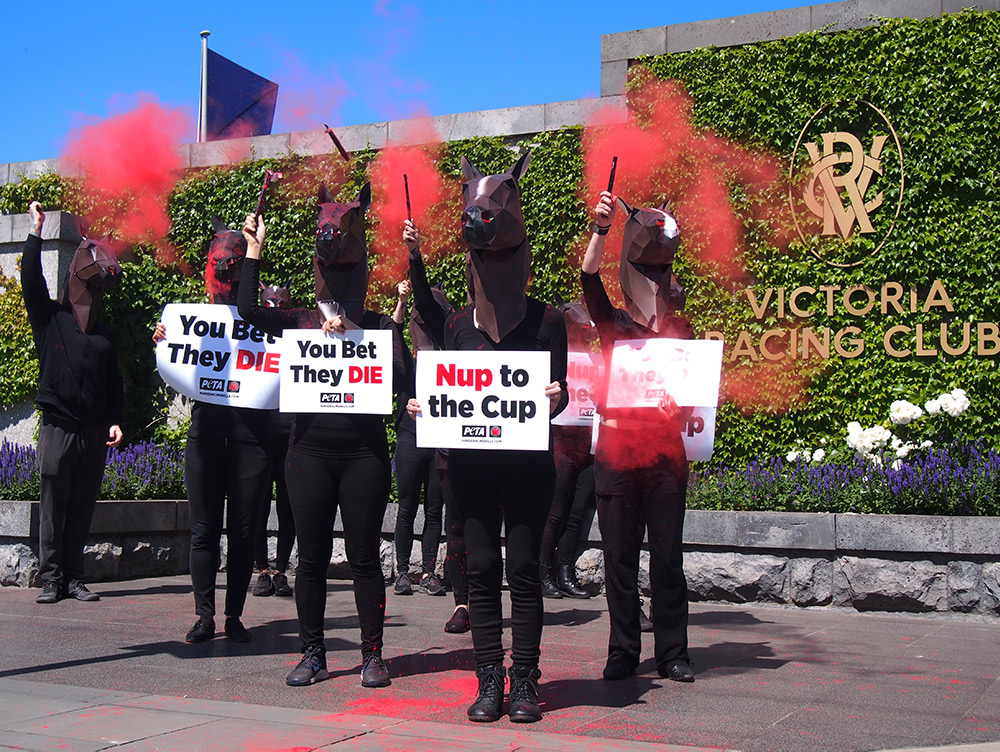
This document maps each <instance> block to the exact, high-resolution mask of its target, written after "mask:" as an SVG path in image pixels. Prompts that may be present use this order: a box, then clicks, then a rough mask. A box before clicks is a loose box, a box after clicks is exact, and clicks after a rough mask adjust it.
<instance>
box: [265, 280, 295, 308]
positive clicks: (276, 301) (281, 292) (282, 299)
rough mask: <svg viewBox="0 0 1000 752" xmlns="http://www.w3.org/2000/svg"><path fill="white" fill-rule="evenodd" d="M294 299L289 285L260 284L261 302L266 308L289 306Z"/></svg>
mask: <svg viewBox="0 0 1000 752" xmlns="http://www.w3.org/2000/svg"><path fill="white" fill-rule="evenodd" d="M291 301H292V294H291V293H290V292H289V291H288V288H287V287H279V286H278V285H266V286H265V285H264V284H263V283H261V285H260V304H261V305H262V306H264V308H288V304H289V303H290V302H291Z"/></svg>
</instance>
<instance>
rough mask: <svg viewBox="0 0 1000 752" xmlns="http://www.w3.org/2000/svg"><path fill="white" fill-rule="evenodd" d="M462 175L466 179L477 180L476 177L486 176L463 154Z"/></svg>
mask: <svg viewBox="0 0 1000 752" xmlns="http://www.w3.org/2000/svg"><path fill="white" fill-rule="evenodd" d="M462 177H464V178H465V179H466V180H475V179H476V178H481V177H485V176H484V175H483V173H481V172H480V171H479V170H478V169H477V168H476V166H475V165H474V164H472V162H470V161H469V160H468V159H466V158H465V155H464V154H463V155H462Z"/></svg>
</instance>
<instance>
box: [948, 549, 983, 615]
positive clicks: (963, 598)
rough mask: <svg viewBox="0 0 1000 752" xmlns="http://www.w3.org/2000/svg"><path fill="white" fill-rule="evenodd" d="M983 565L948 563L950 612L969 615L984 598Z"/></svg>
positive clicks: (965, 562)
mask: <svg viewBox="0 0 1000 752" xmlns="http://www.w3.org/2000/svg"><path fill="white" fill-rule="evenodd" d="M982 586H983V565H982V564H980V563H979V562H976V561H949V562H948V610H950V611H961V612H962V613H969V612H970V611H975V610H976V609H977V608H979V602H980V600H981V598H982Z"/></svg>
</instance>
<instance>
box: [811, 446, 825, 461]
mask: <svg viewBox="0 0 1000 752" xmlns="http://www.w3.org/2000/svg"><path fill="white" fill-rule="evenodd" d="M824 457H826V452H825V451H823V450H822V449H817V450H816V451H815V452H813V458H812V459H813V462H820V461H821V460H822V459H823V458H824Z"/></svg>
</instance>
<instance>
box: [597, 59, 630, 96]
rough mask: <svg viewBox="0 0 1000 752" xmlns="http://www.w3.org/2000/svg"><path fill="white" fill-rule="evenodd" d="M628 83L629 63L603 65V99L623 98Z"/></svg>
mask: <svg viewBox="0 0 1000 752" xmlns="http://www.w3.org/2000/svg"><path fill="white" fill-rule="evenodd" d="M627 82H628V61H627V60H613V61H611V62H608V63H601V97H602V98H604V97H614V96H622V95H624V94H625V84H626V83H627Z"/></svg>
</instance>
